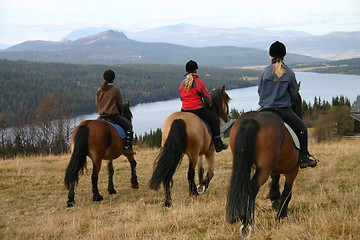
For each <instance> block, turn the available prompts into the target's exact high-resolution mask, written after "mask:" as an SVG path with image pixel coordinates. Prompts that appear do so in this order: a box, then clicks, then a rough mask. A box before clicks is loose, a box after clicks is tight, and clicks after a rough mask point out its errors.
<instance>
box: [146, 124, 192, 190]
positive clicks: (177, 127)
mask: <svg viewBox="0 0 360 240" xmlns="http://www.w3.org/2000/svg"><path fill="white" fill-rule="evenodd" d="M186 143H187V135H186V124H185V122H184V120H182V119H175V120H174V121H173V122H172V124H171V127H170V131H169V134H168V137H167V139H166V141H165V143H164V146H163V147H162V149H161V151H160V153H159V155H158V156H157V157H156V159H155V167H154V172H153V174H152V177H151V179H150V182H149V188H150V189H153V190H158V189H159V187H160V184H161V183H162V182H164V183H169V182H170V181H171V180H172V177H173V175H174V173H175V170H176V168H177V166H178V165H179V163H180V161H181V159H182V157H183V156H184V152H185V148H186Z"/></svg>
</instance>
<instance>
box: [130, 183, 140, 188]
mask: <svg viewBox="0 0 360 240" xmlns="http://www.w3.org/2000/svg"><path fill="white" fill-rule="evenodd" d="M131 187H132V188H135V189H138V188H139V183H132V184H131Z"/></svg>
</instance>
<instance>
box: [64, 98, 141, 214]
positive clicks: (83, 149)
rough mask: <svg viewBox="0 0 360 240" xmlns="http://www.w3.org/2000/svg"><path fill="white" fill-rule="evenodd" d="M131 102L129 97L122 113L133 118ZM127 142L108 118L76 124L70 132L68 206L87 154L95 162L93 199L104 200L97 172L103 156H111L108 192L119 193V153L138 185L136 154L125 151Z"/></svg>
mask: <svg viewBox="0 0 360 240" xmlns="http://www.w3.org/2000/svg"><path fill="white" fill-rule="evenodd" d="M129 106H130V103H129V102H128V101H126V103H125V104H124V113H123V116H124V117H126V118H127V119H129V120H130V121H131V119H132V113H131V111H130V108H129ZM124 146H125V139H122V138H120V136H119V133H118V131H117V130H116V129H115V127H114V126H112V125H111V124H110V123H108V122H107V121H105V120H100V119H97V120H86V121H83V122H81V123H80V124H79V125H78V126H77V127H75V129H74V131H73V133H72V136H71V148H72V154H71V158H70V162H69V164H68V166H67V168H66V171H65V178H64V183H65V186H66V188H67V190H69V193H68V201H67V206H68V207H73V206H74V205H75V186H76V185H77V183H78V182H79V174H82V173H84V169H85V168H86V157H87V156H88V157H90V159H91V160H92V163H93V170H92V175H91V182H92V192H93V201H97V202H98V201H102V200H103V197H102V196H101V195H100V193H99V189H98V175H99V171H100V169H101V162H102V160H108V164H107V167H108V172H109V181H108V192H109V193H110V194H116V190H115V188H114V182H113V176H114V167H113V163H112V161H113V159H116V158H118V157H119V156H120V155H124V156H125V157H126V158H127V159H128V161H129V163H130V167H131V179H130V182H131V187H132V188H138V187H139V183H138V181H137V175H136V161H135V159H134V156H133V155H131V154H124Z"/></svg>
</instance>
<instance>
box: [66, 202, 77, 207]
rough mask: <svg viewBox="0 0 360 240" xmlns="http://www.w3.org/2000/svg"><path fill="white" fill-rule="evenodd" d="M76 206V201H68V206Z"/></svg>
mask: <svg viewBox="0 0 360 240" xmlns="http://www.w3.org/2000/svg"><path fill="white" fill-rule="evenodd" d="M73 206H75V201H68V202H67V207H73Z"/></svg>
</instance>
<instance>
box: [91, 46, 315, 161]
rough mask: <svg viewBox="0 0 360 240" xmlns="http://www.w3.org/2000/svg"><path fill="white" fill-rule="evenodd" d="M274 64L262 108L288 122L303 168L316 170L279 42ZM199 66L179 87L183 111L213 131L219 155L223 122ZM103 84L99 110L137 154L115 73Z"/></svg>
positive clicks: (192, 66)
mask: <svg viewBox="0 0 360 240" xmlns="http://www.w3.org/2000/svg"><path fill="white" fill-rule="evenodd" d="M269 55H270V57H271V64H270V65H269V66H267V67H266V68H265V69H264V70H263V72H262V75H261V77H260V82H259V85H258V94H259V105H260V106H261V107H262V108H264V107H272V108H276V109H277V110H278V111H279V112H280V113H281V115H282V118H283V120H284V122H286V123H287V124H288V125H289V126H290V127H291V128H292V129H293V130H294V131H295V133H296V135H297V136H298V138H299V141H300V153H299V166H300V168H306V167H315V166H316V165H317V161H316V160H315V159H312V156H311V155H310V154H309V152H308V141H307V139H308V136H307V127H306V125H305V123H304V122H303V121H302V119H301V118H300V117H298V116H297V115H296V113H295V112H294V110H293V109H292V105H293V103H292V96H293V95H294V94H295V93H296V92H297V81H296V78H295V74H294V72H293V71H292V69H290V68H289V67H288V66H287V65H285V63H284V62H283V61H284V57H285V55H286V47H285V45H284V44H283V43H281V42H279V41H276V42H274V43H273V44H272V45H271V46H270V49H269ZM198 68H199V67H198V64H197V63H196V62H195V61H193V60H190V61H188V62H187V63H186V65H185V69H186V72H187V73H186V74H185V79H184V80H183V81H182V82H181V84H180V86H179V96H180V99H181V102H182V106H181V111H186V112H192V113H195V114H196V115H198V116H199V117H200V118H201V119H203V120H204V121H205V122H206V123H207V124H208V125H209V126H210V128H211V131H212V136H213V141H214V146H215V150H216V152H221V151H222V150H225V149H227V148H228V145H227V144H224V143H223V141H222V140H221V135H220V120H219V118H218V117H217V115H216V114H215V113H214V112H213V111H212V110H211V108H210V103H211V96H210V93H209V92H208V90H207V88H206V85H205V83H204V82H203V81H201V80H200V79H199V76H198V74H197V71H198ZM103 77H104V82H103V83H102V85H101V87H100V88H99V89H98V91H97V93H96V107H97V109H98V113H99V115H104V114H105V115H109V116H110V117H111V118H112V119H113V120H114V121H116V122H117V123H118V124H119V125H120V126H122V127H123V128H124V130H125V132H126V144H125V149H124V153H127V154H134V151H133V149H132V139H133V129H132V124H131V122H130V121H129V120H128V119H126V118H124V117H123V116H122V115H121V114H122V113H123V103H122V96H121V93H120V90H119V89H118V88H116V87H115V86H114V85H113V82H114V79H115V73H114V72H113V71H112V70H110V69H109V70H106V71H105V72H104V75H103Z"/></svg>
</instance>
